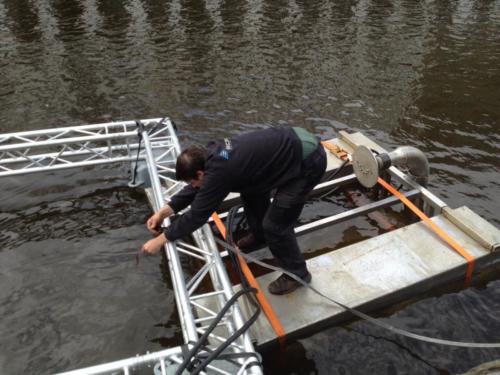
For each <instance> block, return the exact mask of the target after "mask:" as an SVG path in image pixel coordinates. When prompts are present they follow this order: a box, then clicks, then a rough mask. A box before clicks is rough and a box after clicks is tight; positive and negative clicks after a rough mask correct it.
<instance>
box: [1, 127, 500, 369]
mask: <svg viewBox="0 0 500 375" xmlns="http://www.w3.org/2000/svg"><path fill="white" fill-rule="evenodd" d="M138 134H140V135H141V139H139V137H138ZM332 145H333V146H336V147H337V148H338V149H340V150H344V151H346V152H347V153H353V152H355V150H356V149H357V148H358V147H359V146H366V147H367V148H368V149H371V150H374V151H375V152H377V153H381V154H385V150H383V149H382V148H381V147H380V146H378V145H377V144H375V143H374V142H372V141H370V140H369V139H368V138H366V137H365V136H363V135H362V134H360V133H354V134H348V133H346V132H340V133H339V138H336V139H332V140H329V141H327V142H326V143H325V147H326V148H327V149H329V148H330V147H331V146H332ZM179 153H180V146H179V142H178V140H177V137H176V134H175V130H174V127H173V125H172V122H171V121H170V120H169V119H168V118H156V119H147V120H141V121H139V122H137V121H124V122H113V123H106V124H97V125H86V126H75V127H65V128H57V129H48V130H39V131H26V132H19V133H11V134H4V135H0V177H6V176H14V175H21V174H28V173H36V172H46V171H53V170H59V169H67V168H75V167H84V166H91V165H99V164H106V163H117V162H121V163H123V162H133V161H135V162H137V161H138V160H139V161H143V162H144V165H146V166H147V172H148V176H149V180H150V183H151V188H150V189H146V192H147V194H148V198H149V199H150V202H151V204H152V206H153V208H154V209H155V210H157V209H158V208H159V207H161V206H162V205H163V204H165V203H166V202H168V199H169V197H171V196H172V195H173V194H175V193H176V192H177V191H178V190H179V189H181V188H182V186H183V183H180V182H178V181H176V180H175V179H174V178H173V175H174V167H175V160H176V158H177V155H178V154H179ZM327 154H328V166H327V170H328V171H332V170H335V169H338V168H340V167H341V165H343V164H344V161H343V160H342V159H341V158H339V157H338V155H337V154H333V153H329V152H327ZM370 155H371V153H370ZM358 169H359V168H358ZM385 173H386V174H387V175H388V176H390V177H391V178H392V179H393V180H394V181H397V182H398V183H400V184H401V185H402V187H403V191H404V193H403V195H404V196H405V197H407V198H408V199H409V200H411V201H413V202H417V203H418V205H419V207H421V208H422V210H423V211H424V212H425V213H426V214H427V215H428V216H430V217H431V220H432V221H433V222H434V223H436V224H438V225H439V226H440V227H441V228H442V229H444V230H445V231H446V232H447V233H448V234H449V235H450V236H451V237H452V238H453V239H454V240H455V241H456V242H458V243H459V244H460V245H461V246H462V247H463V248H464V249H466V250H467V251H468V252H469V253H470V254H471V255H472V256H473V257H474V258H475V268H474V272H475V273H474V275H476V274H477V273H478V272H480V271H481V270H485V269H488V268H491V267H495V266H497V265H498V262H499V254H500V252H498V251H497V250H498V249H499V248H500V231H499V230H498V229H497V228H496V227H494V226H493V225H491V224H490V223H488V222H487V221H486V220H484V219H482V218H481V217H479V216H478V215H476V214H475V213H474V212H472V211H471V210H469V209H468V208H467V207H461V208H458V209H451V208H449V207H447V205H446V204H445V203H444V202H443V201H441V200H440V199H439V198H437V197H436V196H435V195H433V194H432V193H431V192H429V191H428V190H427V189H426V188H424V187H423V186H421V185H419V184H418V183H416V182H415V180H414V179H412V178H411V177H410V176H408V175H407V174H405V173H403V172H402V171H401V170H400V169H398V168H396V167H395V166H391V167H390V168H388V169H387V170H386V171H385ZM357 180H358V179H357V177H356V175H355V174H354V173H349V174H347V175H344V176H342V177H339V178H336V179H334V180H331V181H326V182H323V183H321V184H319V185H318V186H317V187H316V188H315V190H314V192H313V193H320V192H322V191H324V190H326V189H332V188H333V187H335V186H341V185H349V184H351V185H352V184H356V183H357ZM236 201H237V195H235V194H230V195H229V196H228V198H227V199H226V201H225V203H224V205H223V206H224V207H225V208H228V207H231V206H232V205H234V204H235V202H236ZM397 204H400V200H399V198H398V197H395V196H389V197H386V198H383V199H380V200H378V201H374V202H370V203H368V204H365V205H363V206H360V207H357V208H355V209H351V210H348V211H345V212H342V213H340V214H337V215H333V216H329V217H326V218H323V219H320V220H317V221H314V222H311V223H308V224H305V225H302V226H299V227H297V228H296V233H297V235H299V236H301V235H304V234H307V233H310V232H312V231H316V230H318V229H320V228H323V227H326V226H330V225H333V224H336V223H339V222H343V221H346V220H349V219H352V218H354V217H357V216H359V215H366V214H369V213H370V212H373V211H376V210H379V209H382V208H386V207H390V206H394V205H397ZM225 215H226V214H225V213H223V212H221V214H220V216H221V217H222V218H223V217H225ZM168 223H169V222H168V220H166V221H165V223H164V225H168ZM258 253H260V256H261V257H266V250H265V249H264V250H261V251H259V252H258ZM165 254H166V256H167V258H168V260H169V262H168V264H169V271H170V274H171V278H172V284H173V285H172V288H173V290H174V293H175V298H176V302H177V309H178V313H179V318H180V323H181V328H182V333H183V338H184V343H185V345H184V346H179V347H175V348H170V349H166V350H163V351H159V352H155V353H150V354H146V355H143V356H137V357H133V358H129V359H124V360H121V361H116V362H111V363H106V364H102V365H97V366H93V367H89V368H85V369H80V370H74V371H70V372H68V373H67V374H116V373H120V372H123V373H125V374H129V373H131V372H134V371H136V370H139V369H147V368H149V369H150V372H151V371H152V372H153V373H155V374H171V373H174V372H175V371H176V369H177V368H178V366H179V364H181V363H182V362H183V360H184V355H185V353H186V349H187V350H189V349H190V348H192V347H193V345H194V344H193V343H194V342H197V341H198V340H199V338H200V337H201V336H202V335H203V334H206V333H207V328H208V327H209V325H210V323H211V322H212V321H213V320H214V318H215V316H216V315H217V314H218V313H219V312H220V311H221V310H222V309H223V307H224V306H225V305H226V303H227V302H228V301H229V300H231V299H232V298H234V296H235V294H236V293H237V292H238V290H239V289H240V286H238V285H236V286H233V285H232V284H231V282H230V279H229V277H228V274H227V272H226V269H225V266H224V263H223V259H222V258H223V256H224V254H225V252H222V253H220V252H219V249H218V247H217V245H216V243H215V240H214V234H213V233H212V230H211V228H210V226H209V225H208V224H205V225H204V226H203V227H202V228H200V229H199V230H197V231H196V232H195V233H193V235H192V243H186V242H184V241H177V242H175V243H168V244H167V245H166V246H165ZM181 254H182V256H187V257H191V258H193V259H196V260H197V262H196V263H197V264H198V269H197V270H195V273H194V276H193V277H191V278H189V279H188V280H186V275H185V273H184V271H183V269H182V267H181V262H180V256H181ZM468 263H470V262H467V261H466V260H465V259H464V258H462V257H461V256H460V255H458V254H457V253H455V252H454V251H453V250H452V249H451V248H450V247H449V246H448V245H447V244H446V243H445V242H443V241H442V239H441V238H439V237H438V236H436V235H435V234H434V233H433V232H431V231H430V230H429V229H428V227H427V224H426V223H424V222H417V223H414V224H410V225H408V226H405V227H402V228H399V229H396V230H393V231H390V232H387V233H385V234H382V235H379V236H376V237H373V238H370V239H367V240H364V241H361V242H358V243H356V244H353V245H349V246H346V247H344V248H341V249H338V250H335V251H332V252H330V253H327V254H323V255H320V256H318V257H315V258H312V259H309V260H308V266H309V268H310V269H311V270H312V272H313V275H314V276H313V281H312V285H314V286H315V287H317V288H318V289H322V290H324V291H325V292H326V293H327V294H328V295H330V296H331V297H333V298H335V299H336V300H338V301H341V302H342V303H344V304H345V305H348V306H351V307H357V308H360V309H363V310H369V309H374V308H380V307H388V306H390V305H391V304H393V303H395V302H398V301H400V300H402V299H405V298H407V297H409V296H412V295H414V294H416V293H420V292H423V291H425V290H427V289H428V288H430V287H434V286H437V285H442V284H445V283H448V282H450V281H453V280H457V279H459V278H461V277H463V275H464V274H465V272H466V269H467V267H468ZM276 276H277V275H276V274H275V273H270V274H267V275H263V276H261V277H259V278H258V279H257V280H258V281H259V282H260V284H261V285H267V284H268V282H269V281H271V280H272V279H274V278H275V277H276ZM207 280H209V283H210V284H211V286H212V287H213V289H212V290H211V291H209V292H206V291H202V290H200V289H201V288H200V285H202V284H204V283H205V284H206V281H207ZM263 290H264V294H265V296H266V297H267V299H268V301H270V303H271V305H272V307H273V309H274V311H275V312H276V314H277V316H278V318H279V320H280V322H281V325H282V326H283V328H284V330H285V332H286V335H287V337H293V336H297V335H300V334H302V333H304V332H305V331H310V330H312V329H318V327H321V326H322V325H324V324H325V323H334V322H339V321H340V320H342V319H346V317H347V316H348V314H347V313H346V311H345V310H344V309H342V308H340V307H338V306H335V305H332V304H331V303H328V302H326V301H325V300H322V299H320V297H319V296H317V295H316V294H314V293H313V292H312V291H311V290H309V289H306V288H300V289H298V290H297V291H295V292H294V293H292V294H290V295H287V296H280V297H277V296H273V295H271V294H268V293H267V292H266V289H265V288H263ZM252 313H253V311H252V309H251V308H249V305H248V303H244V302H240V303H239V304H236V305H234V306H232V307H231V308H230V309H229V311H228V312H227V313H226V314H225V315H224V318H223V319H222V320H221V321H220V322H219V323H218V324H217V328H216V330H214V331H212V332H211V333H210V334H209V336H208V340H207V341H208V344H209V349H207V353H206V354H209V350H210V349H211V350H213V349H214V348H216V347H217V346H218V345H219V343H221V342H225V341H226V340H227V339H228V338H229V337H230V336H231V335H233V334H234V333H235V332H237V331H238V330H239V329H241V328H242V327H243V326H244V324H245V322H246V320H247V319H248V317H249V316H250V315H251V314H252ZM277 339H278V335H277V334H276V333H275V331H274V330H273V329H272V328H271V326H270V324H269V322H268V321H267V319H266V318H265V317H264V316H263V314H261V315H260V317H259V319H258V321H257V322H256V323H255V324H254V325H253V326H252V327H251V329H250V331H247V332H245V333H244V334H242V335H241V336H240V337H238V339H237V340H236V341H234V342H233V343H231V344H230V345H229V346H228V348H226V349H225V350H224V353H225V354H228V353H229V354H230V355H233V357H234V358H232V359H229V360H228V359H216V360H214V361H212V362H211V363H210V364H209V365H208V366H207V368H206V372H207V373H214V374H216V373H219V374H235V373H237V374H261V373H262V368H261V366H260V365H256V363H257V364H259V363H260V360H259V356H258V354H257V352H256V347H257V348H259V347H263V346H264V345H267V344H270V343H272V342H275V341H276V340H277ZM226 358H227V357H226Z"/></svg>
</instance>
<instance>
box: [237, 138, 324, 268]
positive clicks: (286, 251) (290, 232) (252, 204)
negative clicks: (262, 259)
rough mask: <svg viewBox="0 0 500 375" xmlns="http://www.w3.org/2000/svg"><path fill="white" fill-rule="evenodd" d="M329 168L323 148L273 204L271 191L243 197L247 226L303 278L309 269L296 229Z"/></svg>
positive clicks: (305, 162)
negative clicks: (316, 187)
mask: <svg viewBox="0 0 500 375" xmlns="http://www.w3.org/2000/svg"><path fill="white" fill-rule="evenodd" d="M325 169H326V154H325V150H324V149H323V146H321V144H319V146H318V148H317V149H316V150H315V151H313V152H312V153H311V155H309V156H308V157H307V158H306V159H305V160H303V161H302V173H301V175H300V176H299V177H297V178H294V179H291V180H290V181H288V182H287V183H286V185H283V186H279V187H278V188H277V189H276V191H275V192H274V194H273V195H274V197H273V198H274V199H273V202H272V203H271V202H270V197H271V192H266V193H262V194H244V193H242V194H241V200H242V202H243V207H244V209H245V215H246V217H247V221H248V225H249V227H250V230H251V231H252V233H253V234H254V236H255V237H256V238H257V239H259V240H261V241H265V242H266V243H267V245H268V246H269V250H271V253H272V254H273V256H274V257H275V258H276V260H277V261H278V263H279V265H280V266H281V267H282V268H283V269H285V270H287V271H289V272H292V273H293V274H295V275H297V276H299V277H301V278H303V277H305V276H306V275H307V272H308V271H307V266H306V262H305V260H304V256H303V255H302V252H301V251H300V248H299V245H298V243H297V238H296V237H295V233H294V226H295V223H296V222H297V219H298V218H299V216H300V213H301V212H302V208H303V207H304V204H305V201H306V198H307V195H308V194H309V192H310V191H311V190H312V189H313V188H314V186H315V185H316V184H317V183H318V182H319V181H320V180H321V177H322V176H323V174H324V172H325Z"/></svg>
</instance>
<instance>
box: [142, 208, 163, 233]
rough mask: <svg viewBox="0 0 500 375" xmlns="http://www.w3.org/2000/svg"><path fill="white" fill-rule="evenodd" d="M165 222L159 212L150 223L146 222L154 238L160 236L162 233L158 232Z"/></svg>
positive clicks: (149, 220)
mask: <svg viewBox="0 0 500 375" xmlns="http://www.w3.org/2000/svg"><path fill="white" fill-rule="evenodd" d="M162 222H163V219H162V217H161V216H160V214H159V213H158V212H157V213H155V214H154V215H153V216H151V217H150V218H149V219H148V221H147V222H146V226H147V228H148V230H149V232H150V233H151V234H152V235H153V236H158V235H159V234H160V233H161V232H160V231H158V228H159V227H160V226H161V223H162Z"/></svg>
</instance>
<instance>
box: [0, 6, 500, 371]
mask: <svg viewBox="0 0 500 375" xmlns="http://www.w3.org/2000/svg"><path fill="white" fill-rule="evenodd" d="M164 115H169V116H170V117H171V118H172V119H173V120H175V121H176V123H177V125H178V126H179V128H180V134H179V136H180V139H181V141H182V142H183V143H184V144H186V143H190V142H203V143H204V142H206V141H207V140H209V139H211V138H214V137H222V136H231V135H235V134H239V133H242V132H245V131H251V130H256V129H260V128H263V127H267V126H276V125H291V126H302V127H305V128H307V129H309V130H310V131H312V132H314V133H315V134H317V135H318V136H321V137H322V138H332V137H334V136H335V135H336V133H337V132H338V131H339V130H348V131H361V132H363V133H365V134H366V135H368V136H369V137H371V138H372V139H374V140H375V141H376V142H378V143H379V144H381V145H383V146H385V147H387V148H393V147H395V146H398V145H412V146H416V147H418V148H420V149H421V150H423V151H424V152H425V153H426V155H427V156H428V158H429V161H430V164H431V168H432V169H431V174H432V178H431V181H430V188H431V190H433V191H434V192H435V193H437V194H438V195H439V196H441V197H442V198H443V199H444V200H445V201H446V202H447V203H449V204H450V206H452V207H457V206H461V205H467V206H468V207H470V208H471V209H472V210H474V211H475V212H477V213H478V214H480V215H481V216H483V217H484V218H486V219H487V220H489V221H490V222H492V223H494V224H495V225H496V226H500V215H499V212H500V199H499V197H500V174H499V170H500V163H499V156H498V155H499V151H500V1H498V0H496V1H486V0H485V1H465V0H457V1H448V0H439V1H416V0H406V1H387V0H379V1H370V0H359V1H356V0H352V1H347V0H338V1H317V0H290V1H283V0H257V1H246V0H227V1H226V0H215V1H208V0H206V1H203V0H178V1H167V0H165V1H162V0H108V1H105V0H0V133H5V132H14V131H20V130H27V129H38V128H50V127H60V126H67V125H80V124H86V123H95V122H106V121H112V120H119V119H120V120H121V119H136V118H150V117H161V116H164ZM127 169H128V168H127V166H122V167H116V166H113V167H111V166H109V167H103V168H96V169H92V170H86V171H71V172H65V173H54V174H50V175H38V176H35V175H33V176H27V177H18V178H11V179H3V180H0V374H21V373H26V374H44V373H51V372H56V371H62V370H68V369H73V368H77V367H82V366H89V365H93V364H97V363H101V362H105V361H110V360H116V359H121V358H125V357H129V356H134V355H135V354H137V353H144V352H146V351H148V350H149V351H155V350H160V349H161V348H163V347H165V346H170V345H177V344H179V343H180V341H181V336H180V328H179V324H178V318H177V312H176V309H175V305H174V300H173V292H172V290H171V288H170V285H171V284H170V280H169V276H167V275H166V274H165V272H164V270H165V265H164V264H162V261H161V258H160V257H158V258H153V259H147V260H146V259H145V260H143V261H141V263H140V264H139V265H138V266H136V265H135V264H134V260H133V257H134V253H135V252H136V250H137V249H138V247H139V246H140V244H141V243H142V242H144V241H145V240H146V239H148V234H147V232H146V230H145V228H144V225H143V223H144V221H145V220H146V218H147V217H148V215H149V214H150V210H149V207H148V204H147V201H146V199H145V197H144V196H143V195H142V194H140V193H139V192H134V191H131V190H130V189H128V188H127V187H126V183H127ZM343 204H344V199H343V198H342V197H341V196H340V197H338V198H336V199H330V200H328V199H327V200H325V201H324V202H316V203H315V205H316V207H317V209H319V210H321V212H322V214H324V215H326V214H328V213H331V212H333V211H335V210H337V211H339V210H342V209H343V208H344V207H343V206H342V205H343ZM339 205H340V206H339ZM318 207H319V208H318ZM329 210H330V211H329ZM310 211H311V209H310V207H309V213H308V211H307V208H306V215H308V214H311V212H310ZM315 212H316V209H315ZM377 233H379V229H378V228H377V227H376V225H375V224H374V223H373V222H372V221H371V220H370V219H367V218H359V219H356V220H354V221H352V222H350V223H344V224H342V225H339V226H338V227H336V228H334V229H332V230H330V231H327V232H325V233H324V236H322V237H321V240H320V241H319V240H318V242H320V243H317V244H316V245H314V244H313V245H311V246H310V247H311V249H309V251H314V250H316V249H319V247H331V248H335V247H338V246H340V245H341V244H343V243H350V242H354V241H359V240H361V239H363V238H366V237H370V236H373V235H376V234H377ZM306 250H307V249H306ZM382 318H383V319H385V320H387V321H388V322H390V323H392V324H396V325H398V326H401V327H403V328H407V329H410V330H413V331H415V332H418V333H421V334H425V335H431V336H437V337H443V338H452V339H458V340H470V341H494V342H500V276H499V275H498V273H497V275H496V276H495V275H493V276H492V277H490V278H488V279H487V280H486V281H484V282H482V283H479V284H477V285H475V286H474V287H471V288H469V289H467V290H460V288H456V287H455V288H449V289H448V290H440V291H429V293H428V294H427V295H425V296H420V298H417V299H415V301H411V303H407V304H404V305H402V306H399V307H398V308H394V309H392V310H391V311H389V312H385V313H384V314H383V317H382ZM498 358H500V351H498V350H497V351H491V350H490V351H488V350H467V349H454V348H447V347H441V346H434V345H430V344H423V343H419V342H413V341H409V340H406V339H403V338H399V337H394V336H391V335H389V334H387V333H386V332H383V331H381V330H380V329H378V328H375V327H373V326H371V325H369V324H366V323H363V322H352V323H351V324H348V325H345V326H342V327H332V328H329V329H326V330H323V331H322V332H320V333H316V334H314V335H311V336H309V337H305V338H303V339H300V340H298V341H296V342H293V343H291V344H290V345H289V346H288V347H287V348H286V350H285V353H284V354H283V355H282V356H279V355H278V354H277V353H276V352H275V351H273V350H271V351H270V352H269V353H265V368H266V372H267V373H270V374H278V373H283V374H313V373H314V374H366V373H372V374H402V373H408V374H448V373H461V372H465V371H466V370H468V369H469V368H471V367H473V366H476V365H478V364H480V363H482V362H485V361H490V360H493V359H498Z"/></svg>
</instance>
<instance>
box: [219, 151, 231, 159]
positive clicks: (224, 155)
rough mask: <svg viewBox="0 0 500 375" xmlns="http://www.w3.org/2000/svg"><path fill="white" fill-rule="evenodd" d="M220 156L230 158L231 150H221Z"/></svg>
mask: <svg viewBox="0 0 500 375" xmlns="http://www.w3.org/2000/svg"><path fill="white" fill-rule="evenodd" d="M219 156H220V157H221V158H222V159H226V160H229V152H227V150H221V151H220V152H219Z"/></svg>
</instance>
